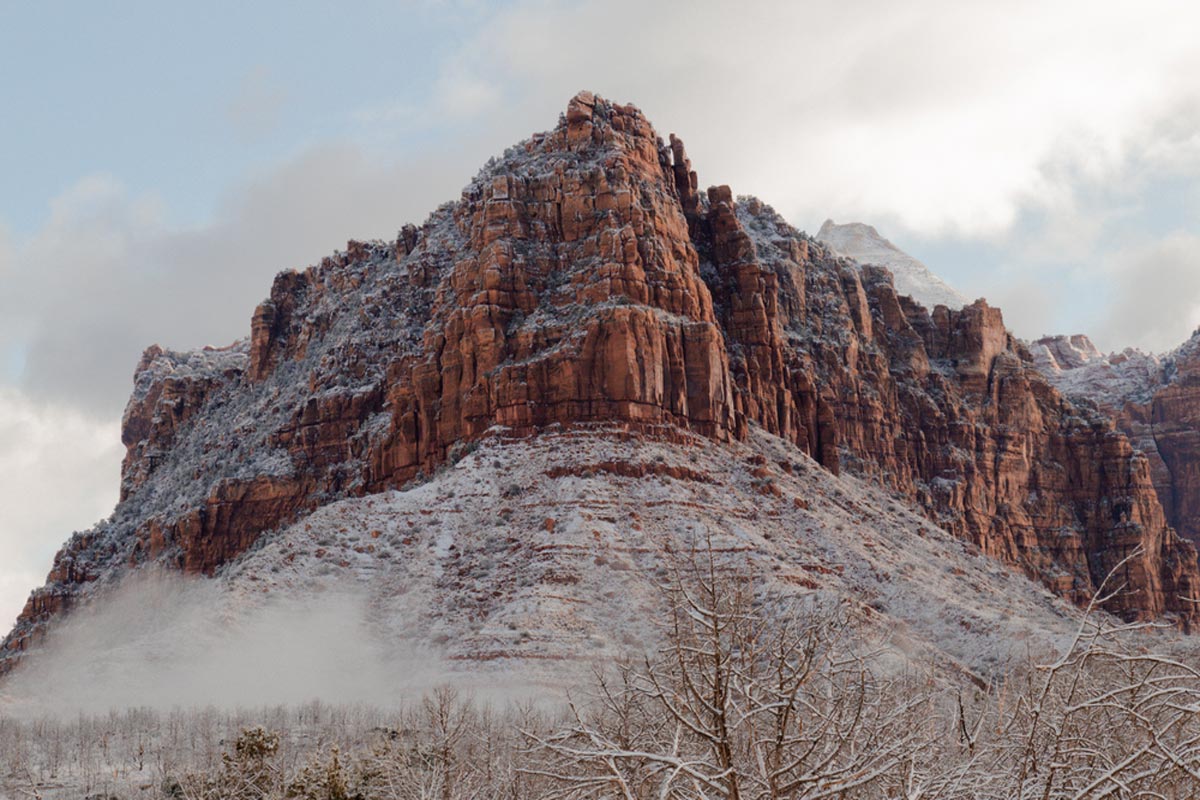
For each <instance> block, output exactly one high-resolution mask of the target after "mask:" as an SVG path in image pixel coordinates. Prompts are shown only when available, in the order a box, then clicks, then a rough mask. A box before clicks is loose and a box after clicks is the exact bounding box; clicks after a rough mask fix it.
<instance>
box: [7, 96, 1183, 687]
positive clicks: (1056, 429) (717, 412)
mask: <svg viewBox="0 0 1200 800" xmlns="http://www.w3.org/2000/svg"><path fill="white" fill-rule="evenodd" d="M698 185H699V184H698V181H697V175H696V173H695V172H694V171H693V170H692V168H691V164H690V163H689V161H688V158H687V155H686V153H685V150H684V146H683V143H682V142H681V141H680V140H679V139H677V138H676V137H674V136H671V137H670V139H669V141H668V142H664V141H663V140H662V139H661V138H660V137H659V136H658V135H657V134H656V133H655V131H654V129H653V128H652V127H651V125H650V123H649V122H648V121H647V119H646V118H645V117H644V116H643V115H642V114H641V112H639V111H638V110H637V109H636V108H634V107H632V106H622V105H618V104H615V103H611V102H608V101H606V100H604V99H601V98H598V97H594V96H593V95H591V94H590V93H587V92H582V93H580V94H579V95H577V96H576V97H575V98H573V99H572V100H571V101H570V105H569V106H568V108H567V112H566V115H565V116H564V117H563V118H562V119H561V120H560V122H559V125H558V126H557V127H556V128H555V129H554V130H552V131H549V132H546V133H542V134H537V135H534V136H533V137H531V138H530V139H528V140H527V141H525V142H523V143H521V144H519V145H517V146H515V147H513V148H510V149H509V150H508V151H507V152H505V153H504V155H503V156H502V157H501V158H499V159H494V160H493V161H492V162H489V164H488V165H487V166H486V167H485V168H484V170H483V171H481V173H480V174H479V175H478V176H477V177H476V178H475V180H474V181H472V183H471V184H470V185H469V186H468V187H467V188H466V190H464V192H463V195H462V197H461V198H460V199H459V200H457V201H455V202H452V203H447V204H445V205H443V206H441V207H440V208H438V209H437V210H436V211H435V212H434V213H433V214H432V215H431V217H430V218H429V219H428V220H427V221H426V222H425V224H424V225H423V226H421V227H419V228H418V227H413V226H406V227H405V228H404V229H403V230H402V231H401V232H400V234H399V236H398V238H397V239H396V240H395V241H394V242H387V243H384V242H366V243H363V242H351V243H350V244H349V246H348V247H347V249H346V251H345V252H341V253H338V254H336V255H334V256H332V257H329V258H326V259H324V260H323V261H321V262H320V263H319V264H317V265H316V266H313V267H309V268H308V269H306V270H304V271H301V272H286V273H283V274H281V275H279V276H278V277H277V278H276V280H275V283H274V286H273V287H272V289H271V294H270V298H269V299H268V300H266V301H265V302H263V303H262V304H261V305H260V306H259V308H258V309H257V311H256V312H255V314H254V318H253V320H252V321H251V327H250V337H249V339H248V340H243V341H241V342H238V343H236V344H234V345H232V346H231V347H229V348H227V349H223V350H212V349H208V350H202V351H196V352H192V353H172V352H166V351H163V350H161V349H160V348H158V347H152V348H150V349H149V350H147V351H146V354H145V356H144V357H143V359H142V361H141V363H140V364H139V366H138V369H137V373H136V377H135V391H134V394H133V397H132V399H131V400H130V402H129V406H128V408H127V410H126V413H125V419H124V434H123V439H124V443H125V445H126V446H127V448H128V453H127V456H126V458H125V461H124V465H123V468H122V478H121V480H122V483H121V503H120V505H119V506H118V508H117V510H116V512H115V513H114V515H113V517H112V518H110V519H109V520H106V521H104V522H102V523H100V524H99V525H98V526H96V527H95V528H94V529H92V530H90V531H87V532H85V533H79V534H76V535H75V536H73V537H72V538H71V539H70V540H69V541H68V542H67V543H66V545H65V546H64V547H63V549H62V550H61V552H60V553H59V554H58V556H57V557H56V559H55V564H54V567H53V570H52V571H51V573H50V575H49V577H48V579H47V582H46V585H45V586H44V587H42V588H40V589H38V590H37V591H35V592H34V593H33V595H32V596H31V598H30V600H29V603H28V605H27V606H26V608H25V610H24V613H23V614H22V615H21V618H20V621H19V622H18V624H17V626H16V628H15V629H14V630H13V632H12V633H11V634H10V635H9V636H8V638H7V639H6V640H5V642H4V645H3V648H4V649H3V652H4V653H5V656H4V658H5V660H4V661H0V669H4V668H5V665H8V666H11V665H12V664H13V663H15V660H16V657H17V656H19V654H20V653H21V652H22V651H23V650H24V649H26V648H28V647H29V646H30V645H32V644H34V643H35V642H36V641H37V640H38V639H39V637H40V636H42V634H43V633H44V631H46V630H47V628H48V626H50V625H51V624H52V623H53V621H54V620H55V619H56V617H57V616H58V615H60V614H62V613H63V612H64V611H66V610H68V609H70V608H71V607H72V606H73V605H75V604H77V603H79V602H80V601H81V599H82V598H85V597H88V596H91V595H92V594H94V592H95V591H96V588H97V587H102V586H105V585H109V584H111V583H113V582H115V581H118V580H119V579H120V576H121V575H123V574H126V573H127V572H128V571H129V570H132V569H135V568H138V567H140V566H142V565H146V564H151V563H153V564H166V565H169V566H172V567H176V568H178V569H180V570H183V571H185V572H190V573H201V574H213V573H215V572H216V571H218V570H220V569H222V567H223V566H224V565H227V564H229V563H230V562H234V561H236V560H237V559H238V558H239V557H240V556H241V555H242V554H243V553H245V552H246V551H247V550H248V549H250V548H252V547H253V546H254V545H255V543H256V540H257V539H258V538H259V536H260V534H262V533H263V532H265V531H269V530H272V529H275V528H278V527H279V526H281V525H283V524H285V523H287V522H289V521H292V520H294V519H296V518H297V516H299V515H301V514H303V513H306V512H308V511H311V510H312V509H315V508H317V507H320V506H323V505H326V504H329V503H331V502H333V501H335V500H337V499H339V498H344V497H353V496H358V495H364V494H370V493H374V492H379V491H382V490H385V489H388V488H393V487H398V486H402V485H405V484H407V483H409V482H412V481H419V480H421V479H422V478H423V477H424V476H428V475H429V474H431V473H432V472H434V471H436V470H438V469H439V468H440V467H442V466H443V465H445V464H447V463H448V462H453V461H455V460H457V459H458V458H459V457H461V455H462V454H463V453H464V452H466V451H467V450H469V449H470V448H471V447H472V445H473V443H474V442H477V441H478V440H480V439H483V438H486V437H493V436H496V435H503V436H506V437H514V436H515V437H529V436H533V435H535V434H538V433H539V432H542V431H547V430H551V429H553V430H560V429H570V428H573V427H580V426H587V425H589V424H591V423H604V424H606V425H612V424H617V425H619V426H620V427H622V428H623V429H624V430H626V431H629V432H632V433H634V434H636V435H638V436H643V437H648V438H654V439H660V440H664V441H669V442H674V443H685V442H687V441H689V440H690V439H691V438H692V435H693V434H699V435H701V436H703V437H707V438H708V439H710V440H712V441H714V442H717V443H727V442H735V441H739V440H746V439H747V437H748V435H749V434H750V432H751V429H752V428H755V427H758V428H761V429H762V430H763V431H765V432H767V433H770V434H774V435H777V436H779V437H782V438H783V439H785V440H787V441H788V442H791V443H792V445H794V447H795V448H798V449H799V450H800V451H802V452H803V453H806V454H808V455H810V456H812V458H814V459H816V460H817V461H818V462H819V463H820V464H821V465H822V466H824V467H825V468H826V469H827V470H829V471H831V472H833V473H837V472H838V471H850V472H853V473H855V474H858V475H863V476H866V477H868V478H869V479H870V480H872V481H875V482H877V483H878V484H881V485H882V486H883V487H884V488H885V489H888V490H891V491H894V492H896V493H898V494H899V495H902V496H903V497H904V498H907V500H909V501H911V503H912V504H914V505H916V506H917V507H919V508H920V509H922V510H923V512H924V513H925V514H926V515H927V516H928V517H929V518H930V519H932V520H934V521H935V522H936V523H937V524H938V525H940V526H942V527H944V528H945V529H947V530H949V531H951V532H952V533H954V534H956V535H958V536H959V537H961V538H963V539H966V540H968V541H969V542H971V543H973V545H975V546H976V547H978V548H979V549H980V550H982V551H983V552H985V553H987V554H989V555H991V556H994V557H995V558H998V559H1001V560H1003V561H1005V562H1007V563H1008V564H1011V565H1014V566H1016V567H1018V568H1020V569H1021V570H1023V571H1024V572H1026V573H1027V574H1028V575H1029V576H1031V577H1033V578H1035V579H1038V580H1040V581H1042V582H1044V583H1045V584H1046V585H1047V586H1049V587H1050V588H1052V589H1053V590H1054V591H1055V592H1057V593H1059V594H1061V595H1063V596H1066V597H1068V598H1070V599H1072V600H1074V601H1076V602H1085V601H1086V600H1088V599H1089V598H1090V597H1091V596H1092V595H1093V594H1094V593H1095V591H1096V588H1097V584H1098V582H1099V581H1100V580H1101V579H1102V577H1103V576H1104V575H1105V574H1107V573H1108V572H1109V571H1110V570H1111V569H1113V568H1114V567H1115V566H1116V565H1117V564H1118V563H1120V562H1122V560H1124V559H1127V558H1128V560H1127V561H1125V564H1124V566H1123V567H1122V570H1121V573H1122V574H1121V576H1120V577H1121V578H1122V579H1123V580H1124V583H1125V586H1126V590H1125V591H1124V592H1123V593H1122V594H1121V595H1119V596H1118V597H1117V598H1115V599H1114V600H1113V601H1112V602H1111V604H1110V608H1111V610H1113V611H1115V612H1119V613H1121V614H1123V615H1125V616H1127V617H1137V618H1150V617H1161V616H1168V617H1170V618H1173V619H1175V620H1177V621H1179V622H1180V623H1181V624H1182V625H1184V626H1190V625H1192V624H1193V622H1194V621H1195V619H1196V616H1197V614H1198V613H1200V611H1198V610H1197V609H1198V608H1200V606H1197V605H1195V604H1192V603H1189V602H1187V600H1186V598H1190V597H1194V596H1196V595H1197V592H1200V571H1198V569H1197V560H1196V551H1195V550H1194V549H1193V547H1192V545H1191V544H1189V543H1188V542H1186V541H1183V540H1181V539H1180V537H1179V536H1177V535H1176V533H1175V531H1174V530H1173V529H1172V528H1171V527H1170V526H1169V525H1168V523H1167V519H1166V517H1165V516H1164V512H1163V507H1162V505H1161V504H1160V503H1159V501H1158V498H1157V496H1156V494H1155V491H1154V485H1153V482H1152V475H1151V470H1150V465H1149V463H1148V462H1147V460H1146V458H1145V457H1143V456H1141V455H1139V454H1138V453H1136V452H1135V451H1134V449H1133V448H1132V447H1131V445H1130V442H1129V440H1128V438H1127V437H1126V436H1125V435H1124V434H1123V433H1121V432H1120V431H1119V430H1117V428H1116V426H1115V425H1114V423H1113V421H1112V420H1111V419H1110V418H1109V417H1108V416H1106V415H1104V414H1103V413H1101V412H1099V411H1097V410H1096V409H1094V408H1089V407H1086V406H1080V405H1076V404H1073V403H1072V402H1071V401H1069V400H1067V399H1066V398H1065V397H1064V396H1063V395H1062V394H1060V393H1059V391H1057V390H1056V389H1055V388H1054V387H1053V386H1051V384H1050V383H1049V382H1048V381H1047V379H1046V378H1045V377H1043V375H1042V374H1041V373H1040V372H1039V371H1038V370H1037V369H1036V368H1035V367H1034V365H1033V363H1032V358H1031V355H1030V353H1029V352H1028V351H1027V350H1026V349H1025V348H1024V347H1023V346H1022V345H1021V344H1020V343H1019V342H1017V341H1016V340H1015V339H1014V338H1013V337H1012V336H1010V335H1009V334H1008V332H1007V331H1006V329H1005V327H1004V322H1003V319H1002V317H1001V314H1000V311H999V310H998V309H995V308H991V307H989V306H988V305H987V304H986V303H985V302H983V301H978V302H976V303H974V304H972V305H969V306H966V307H965V308H963V309H961V310H956V311H951V310H949V309H947V308H946V307H944V306H939V307H936V308H934V309H933V310H932V311H930V310H927V309H925V308H922V307H921V306H919V305H918V304H916V303H915V302H914V301H913V300H911V299H910V298H908V297H903V296H899V295H897V293H896V290H895V288H894V286H893V282H892V278H891V276H890V274H889V273H888V272H887V271H886V270H883V269H881V268H866V267H863V268H860V267H859V266H858V265H856V264H855V263H854V262H851V261H848V260H846V259H843V258H839V257H836V256H834V255H833V254H832V253H831V252H830V251H829V250H828V249H827V248H826V247H825V246H823V245H821V244H819V243H817V242H816V241H815V240H813V239H811V238H810V237H808V236H806V235H804V234H802V233H800V232H798V231H796V230H795V229H793V228H792V227H791V226H789V225H788V224H787V223H786V222H785V221H784V220H783V219H782V218H781V217H780V216H779V215H778V214H776V213H775V212H774V211H773V210H772V209H771V208H770V207H769V206H767V205H765V204H763V203H762V202H760V201H758V200H755V199H752V198H737V199H735V197H734V196H733V194H732V192H731V191H730V189H729V188H728V187H723V186H722V187H714V188H710V189H708V190H707V192H700V191H699V190H698ZM613 469H617V467H613Z"/></svg>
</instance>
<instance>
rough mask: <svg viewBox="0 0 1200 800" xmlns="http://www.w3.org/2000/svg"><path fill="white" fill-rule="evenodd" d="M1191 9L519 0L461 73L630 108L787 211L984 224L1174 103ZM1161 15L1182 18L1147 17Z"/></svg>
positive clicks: (1122, 141)
mask: <svg viewBox="0 0 1200 800" xmlns="http://www.w3.org/2000/svg"><path fill="white" fill-rule="evenodd" d="M1198 13H1200V12H1197V11H1196V10H1193V9H1190V8H1183V7H1181V6H1178V5H1175V4H1166V3H1158V4H1151V5H1150V6H1139V7H1138V8H1137V9H1133V8H1132V7H1127V6H1117V5H1109V6H1105V5H1103V4H1095V3H1085V2H1065V3H1055V4H1044V3H1034V2H1021V3H1006V4H999V3H997V4H990V5H989V4H977V3H976V4H963V3H952V2H938V1H933V2H922V3H903V4H895V3H893V4H888V3H862V2H859V3H854V2H851V3H845V2H840V1H839V2H818V3H804V4H766V3H748V4H743V5H742V6H739V9H738V13H737V14H729V13H728V6H727V4H724V3H717V2H701V3H689V4H686V5H680V4H674V3H663V4H654V5H652V6H649V7H647V6H646V5H645V4H641V3H636V2H633V0H628V1H623V0H605V2H599V1H598V0H597V1H596V2H583V3H578V4H572V5H570V6H560V5H555V4H545V3H540V2H526V3H518V4H516V5H514V6H513V7H512V8H511V9H509V10H508V11H507V12H506V13H502V14H498V15H497V16H496V18H494V19H493V20H492V21H491V22H490V24H489V25H488V27H487V30H485V31H481V32H480V33H479V34H478V35H477V36H476V37H475V38H473V39H471V40H470V41H469V42H468V43H467V44H466V45H465V46H464V47H463V49H462V51H461V52H460V60H459V61H457V62H456V63H455V66H454V70H455V72H456V73H457V74H458V76H459V79H460V80H461V81H463V82H464V83H469V81H471V80H472V79H474V80H480V81H482V80H485V79H486V80H487V81H490V82H491V83H492V84H494V85H498V86H506V87H509V88H508V90H507V91H508V93H509V101H510V102H515V103H519V104H526V105H527V106H528V107H529V108H530V109H534V108H538V109H539V111H541V112H542V113H543V114H544V113H546V112H548V111H549V109H547V108H545V107H544V103H545V100H544V98H547V97H549V98H554V99H555V101H556V102H557V100H558V98H560V97H563V96H569V95H570V94H571V93H572V92H573V91H575V90H576V89H578V88H582V87H587V88H594V89H596V90H598V91H601V92H602V93H604V94H606V95H607V96H609V97H610V98H612V99H616V100H621V101H633V102H636V103H638V104H639V105H641V106H642V107H643V108H644V109H646V110H648V111H649V112H651V118H652V119H653V120H655V121H657V122H659V123H660V124H663V125H667V126H668V127H669V128H670V129H671V130H675V131H676V132H678V133H679V134H680V135H682V136H683V137H684V138H685V139H686V140H687V141H688V144H689V149H690V150H691V154H692V157H693V162H694V163H695V164H696V165H697V168H698V169H699V170H700V173H701V180H702V181H711V182H731V183H732V182H735V181H736V183H737V184H738V185H737V186H735V188H736V189H737V190H738V191H748V192H753V193H756V194H759V195H761V196H763V197H765V198H767V199H768V200H769V201H770V202H772V203H773V204H775V205H776V206H777V207H779V208H780V209H781V210H783V211H784V212H785V213H786V214H787V215H789V216H790V217H792V218H793V219H796V220H800V221H803V220H812V221H814V223H815V222H816V221H819V220H820V219H823V218H825V217H827V216H833V217H837V218H841V217H866V218H870V219H878V218H882V217H887V218H894V219H896V220H898V221H899V222H900V223H901V224H903V225H904V226H905V227H907V228H910V229H912V230H914V231H918V232H922V233H936V232H947V231H957V232H961V233H969V234H972V235H983V234H995V233H998V232H1002V231H1003V230H1004V229H1006V228H1007V227H1008V226H1010V225H1011V224H1012V223H1013V222H1014V221H1015V219H1016V217H1017V214H1018V211H1019V209H1020V207H1021V206H1022V205H1023V204H1025V203H1028V202H1031V201H1036V198H1038V197H1040V196H1042V195H1044V194H1046V193H1047V192H1050V193H1053V191H1054V187H1053V182H1054V176H1053V175H1047V174H1045V173H1044V171H1043V167H1044V165H1045V164H1047V163H1048V162H1051V161H1054V160H1061V159H1063V158H1069V159H1071V160H1072V161H1074V162H1076V163H1078V164H1079V165H1080V166H1081V168H1084V169H1086V170H1088V171H1089V172H1091V173H1096V174H1099V173H1103V172H1105V171H1106V170H1108V169H1109V168H1110V167H1111V166H1112V165H1113V164H1115V163H1117V162H1119V161H1120V159H1121V157H1122V155H1123V153H1124V152H1125V149H1126V148H1127V147H1128V146H1129V145H1130V142H1131V141H1132V140H1134V139H1136V138H1137V137H1138V136H1139V134H1140V133H1141V132H1142V131H1143V130H1144V129H1145V128H1146V127H1147V126H1148V124H1149V123H1152V122H1153V121H1156V120H1160V119H1168V118H1170V117H1171V116H1172V114H1173V112H1174V111H1175V110H1176V109H1177V107H1178V105H1179V103H1180V102H1181V101H1182V99H1183V98H1185V97H1186V96H1187V95H1189V94H1190V93H1192V92H1193V90H1194V89H1195V87H1196V79H1195V78H1194V77H1193V76H1195V75H1196V74H1198V73H1197V71H1196V67H1197V66H1198V64H1197V59H1198V58H1200V53H1197V52H1196V51H1195V48H1194V47H1193V42H1192V36H1191V33H1190V31H1191V30H1194V26H1193V25H1189V24H1186V22H1185V21H1184V20H1182V19H1180V18H1179V17H1181V16H1191V17H1196V16H1197V14H1198ZM1156 18H1157V19H1163V20H1171V22H1170V24H1163V25H1160V26H1147V25H1146V20H1148V19H1156ZM630 20H636V21H637V23H636V24H635V25H632V24H630ZM1191 21H1192V22H1195V21H1197V20H1196V19H1193V20H1191ZM1150 31H1153V35H1149V32H1150ZM1143 32H1145V33H1143Z"/></svg>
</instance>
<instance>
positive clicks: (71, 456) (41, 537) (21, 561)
mask: <svg viewBox="0 0 1200 800" xmlns="http://www.w3.org/2000/svg"><path fill="white" fill-rule="evenodd" d="M122 455H123V450H122V448H121V443H120V436H119V433H118V430H117V425H116V423H115V422H104V423H97V422H95V421H93V420H92V419H90V418H89V417H88V416H86V415H84V414H81V413H79V412H78V411H74V410H72V409H69V408H62V407H56V406H47V405H45V404H43V403H38V402H34V401H32V400H31V399H30V398H28V397H26V396H24V395H22V394H21V393H20V392H17V391H16V390H13V389H2V388H0V556H2V563H3V570H0V629H2V630H4V631H5V632H7V630H8V626H9V625H10V624H11V623H12V621H13V620H14V619H16V616H17V614H18V612H20V610H21V607H22V606H23V605H24V604H25V599H26V598H27V597H28V595H29V592H30V590H31V589H33V587H35V586H38V585H40V584H41V583H42V582H43V581H44V580H45V578H46V573H47V572H48V571H49V569H50V562H51V557H52V556H53V554H54V551H55V550H56V549H57V547H58V545H59V544H60V543H61V542H62V541H63V540H64V539H66V538H67V536H68V534H69V533H70V532H71V531H73V530H82V529H84V528H87V527H89V526H90V525H91V524H92V523H94V522H96V521H97V520H99V519H102V518H103V517H105V516H107V515H108V514H109V513H110V512H111V511H112V509H113V506H114V504H115V503H116V500H117V484H118V476H119V465H120V461H121V456H122Z"/></svg>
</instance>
